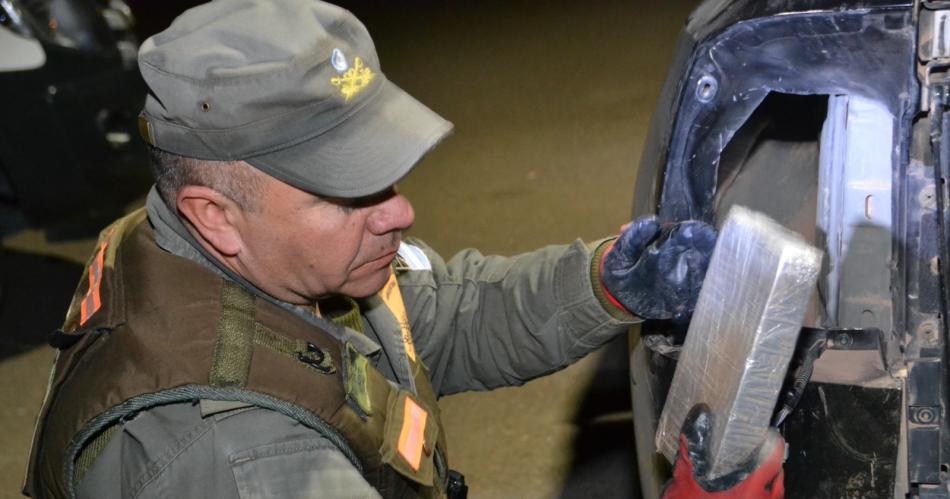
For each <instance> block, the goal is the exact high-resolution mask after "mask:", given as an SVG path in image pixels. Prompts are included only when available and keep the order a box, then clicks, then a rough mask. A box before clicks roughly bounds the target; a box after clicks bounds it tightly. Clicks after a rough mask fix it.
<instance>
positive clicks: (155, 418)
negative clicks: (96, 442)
mask: <svg viewBox="0 0 950 499" xmlns="http://www.w3.org/2000/svg"><path fill="white" fill-rule="evenodd" d="M78 496H79V497H80V498H83V499H84V498H90V499H91V498H101V497H136V498H141V499H145V498H168V497H195V498H200V497H214V498H241V499H247V498H264V497H281V498H298V499H303V498H318V497H354V498H357V497H358V498H378V497H379V494H378V493H377V492H376V490H375V489H373V487H372V486H370V484H369V483H368V482H367V481H366V480H365V479H364V478H363V476H362V475H361V474H360V473H359V471H358V470H357V469H356V468H355V467H354V466H353V465H352V464H351V463H350V462H349V461H348V460H347V458H346V457H345V456H344V454H343V453H342V452H340V451H339V450H338V449H337V448H336V447H335V446H334V444H333V443H331V442H330V441H329V440H327V439H325V438H323V437H322V436H321V435H320V434H319V433H317V432H316V431H314V430H312V429H310V428H307V427H304V426H302V425H300V424H299V423H297V422H296V421H294V420H293V419H291V418H289V417H287V416H284V415H283V414H279V413H276V412H273V411H269V410H266V409H260V408H254V407H249V408H246V409H238V410H233V411H229V412H225V413H221V414H215V415H211V416H206V417H202V416H201V414H200V411H199V409H198V408H197V407H196V406H195V405H193V404H190V403H185V404H172V405H168V406H160V407H157V408H154V409H150V410H148V411H145V412H142V413H140V414H139V415H138V416H136V417H135V418H134V419H132V420H131V421H129V422H127V423H125V425H124V427H123V428H122V429H121V430H119V431H117V432H116V433H115V435H114V436H113V437H112V438H111V439H110V440H109V443H108V444H107V445H106V446H105V448H104V450H103V451H102V453H101V454H100V455H99V457H98V458H97V459H96V460H95V461H94V462H93V464H92V466H91V467H90V469H89V471H88V472H87V473H86V475H85V476H84V477H83V478H82V480H81V481H80V483H79V493H78Z"/></svg>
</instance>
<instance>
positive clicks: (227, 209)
mask: <svg viewBox="0 0 950 499" xmlns="http://www.w3.org/2000/svg"><path fill="white" fill-rule="evenodd" d="M176 202H177V205H178V211H179V212H180V213H181V215H182V217H183V218H185V219H186V220H187V221H188V222H189V223H191V226H192V228H193V229H194V231H195V232H196V234H195V235H196V236H197V237H198V238H199V239H200V240H203V242H205V243H206V244H207V245H209V246H211V248H213V249H214V250H216V251H217V252H218V253H220V254H221V255H222V256H235V255H237V254H238V253H239V252H240V250H241V247H242V246H243V241H242V240H241V232H240V227H239V226H238V225H239V224H241V223H242V221H243V219H244V211H243V210H242V209H241V207H240V206H238V204H237V203H235V202H234V201H232V200H231V199H230V198H229V197H227V196H225V195H223V194H221V193H220V192H218V191H216V190H214V189H211V188H210V187H205V186H201V185H186V186H184V187H182V188H181V189H180V190H179V191H178V197H177V199H176Z"/></svg>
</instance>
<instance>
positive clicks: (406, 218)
mask: <svg viewBox="0 0 950 499" xmlns="http://www.w3.org/2000/svg"><path fill="white" fill-rule="evenodd" d="M415 218H416V213H415V212H414V211H413V210H412V204H411V203H410V202H409V200H408V199H406V196H403V195H402V194H399V193H395V194H394V195H393V196H391V197H389V198H387V199H386V200H385V201H383V202H382V203H380V204H379V205H377V206H376V208H375V209H374V210H373V213H371V214H370V216H369V218H368V219H367V220H366V224H367V226H368V227H369V231H370V232H372V233H373V234H376V235H382V234H386V233H389V232H392V231H396V230H406V229H408V228H409V227H411V226H412V222H413V221H414V220H415Z"/></svg>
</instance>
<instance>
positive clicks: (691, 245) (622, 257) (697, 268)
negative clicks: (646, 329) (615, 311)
mask: <svg viewBox="0 0 950 499" xmlns="http://www.w3.org/2000/svg"><path fill="white" fill-rule="evenodd" d="M715 245H716V229H714V228H713V227H712V226H710V225H709V224H707V223H705V222H700V221H698V220H689V221H686V222H679V223H676V224H672V225H670V226H668V227H664V228H661V226H660V223H659V222H658V221H657V220H656V217H644V218H639V219H637V220H634V221H633V222H632V223H631V224H629V225H628V226H627V227H626V228H625V229H624V231H623V233H622V234H620V237H619V238H617V241H615V242H614V245H613V247H612V248H610V249H609V250H608V251H607V253H606V254H605V255H604V258H603V269H602V272H601V279H602V281H603V284H604V288H605V289H606V290H607V292H608V293H609V294H610V295H611V296H612V298H614V299H616V301H618V302H619V303H620V304H621V305H623V306H624V308H626V309H627V310H628V311H629V312H631V313H633V314H635V315H638V316H640V317H642V318H644V319H673V320H674V321H677V322H681V323H682V322H687V321H688V320H689V317H690V315H692V313H693V309H694V308H696V299H697V298H699V289H700V287H701V286H702V283H703V277H705V276H706V268H707V267H708V266H709V259H710V257H711V256H712V251H713V248H714V247H715Z"/></svg>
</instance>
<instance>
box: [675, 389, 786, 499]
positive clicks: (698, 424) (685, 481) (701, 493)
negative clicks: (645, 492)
mask: <svg viewBox="0 0 950 499" xmlns="http://www.w3.org/2000/svg"><path fill="white" fill-rule="evenodd" d="M711 431H712V414H711V413H710V412H709V408H708V407H706V406H705V405H697V406H696V407H693V409H692V410H691V411H690V413H689V416H687V418H686V421H685V422H684V423H683V431H682V433H680V450H679V453H678V454H677V456H676V463H674V465H673V478H672V479H670V481H669V483H667V485H666V490H664V491H663V499H696V498H708V499H731V498H746V499H766V498H767V499H782V498H783V497H785V484H784V479H785V473H784V471H783V470H782V460H783V458H784V455H785V440H783V439H782V436H781V435H779V434H778V431H776V430H775V429H774V428H773V429H771V430H769V433H768V435H767V436H766V438H765V442H763V443H762V445H761V446H759V448H758V449H757V450H756V451H755V452H753V453H752V457H751V458H750V459H749V461H747V462H746V463H744V464H743V465H742V466H739V468H738V469H736V470H735V471H732V472H730V473H727V474H725V475H723V476H721V477H717V478H714V479H712V478H708V467H709V463H710V456H709V437H710V433H711Z"/></svg>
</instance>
